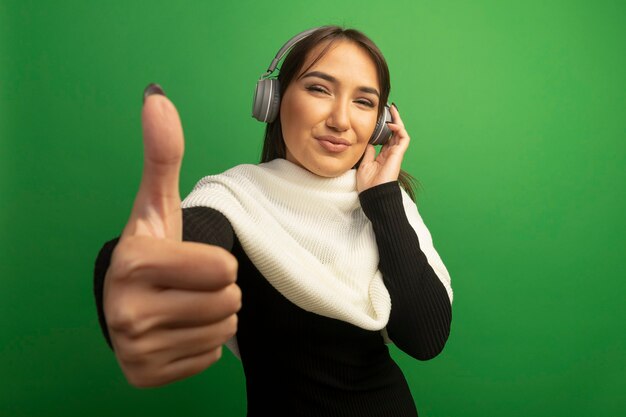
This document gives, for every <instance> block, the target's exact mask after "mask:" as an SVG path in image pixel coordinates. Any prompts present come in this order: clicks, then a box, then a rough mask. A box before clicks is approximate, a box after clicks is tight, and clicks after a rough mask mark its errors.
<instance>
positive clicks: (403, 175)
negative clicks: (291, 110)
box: [261, 26, 419, 200]
mask: <svg viewBox="0 0 626 417" xmlns="http://www.w3.org/2000/svg"><path fill="white" fill-rule="evenodd" d="M338 40H349V41H351V42H354V43H355V44H357V45H359V46H360V47H362V48H363V49H364V50H365V51H366V52H367V53H369V55H370V57H371V58H372V60H373V61H374V63H375V64H376V71H377V73H378V80H379V83H380V89H381V91H380V99H379V101H378V114H379V115H380V114H381V113H382V112H383V111H384V107H385V104H386V103H387V100H388V98H389V92H390V90H391V82H390V78H389V68H388V66H387V61H385V57H383V54H382V53H381V52H380V49H378V47H377V46H376V45H375V44H374V42H372V40H371V39H370V38H368V37H367V36H365V34H363V33H362V32H360V31H358V30H355V29H343V28H341V27H340V26H324V27H321V28H320V29H318V30H316V31H315V32H313V33H311V34H310V35H309V36H308V37H306V38H304V39H303V40H301V41H300V42H298V43H297V44H296V45H295V46H294V47H293V48H292V49H291V51H290V52H289V53H288V54H287V57H286V58H285V60H284V61H283V64H282V66H281V67H280V71H279V74H278V80H279V82H280V90H281V91H280V97H281V99H282V97H283V94H284V93H285V91H286V90H287V87H288V86H289V84H290V83H291V81H292V80H293V78H294V77H295V76H296V75H297V74H298V73H300V70H301V69H302V66H303V65H304V62H305V60H306V58H307V55H308V54H309V52H311V50H313V49H314V48H315V47H316V46H317V45H319V44H320V43H322V42H326V41H328V44H327V45H326V46H325V47H324V49H323V50H322V51H321V52H320V54H319V55H318V56H317V57H315V59H314V60H313V62H311V64H310V65H309V67H308V68H310V67H312V66H313V65H314V64H315V63H316V62H317V61H319V60H320V58H322V57H323V56H324V54H326V52H327V51H328V50H329V49H330V47H331V46H332V45H333V44H334V43H335V42H336V41H338ZM308 68H306V69H305V70H304V71H302V72H306V70H308ZM286 154H287V152H286V149H285V141H284V139H283V132H282V126H281V124H280V117H277V118H276V119H275V120H274V121H273V122H271V123H268V124H267V127H266V128H265V140H264V142H263V152H262V154H261V162H269V161H271V160H274V159H276V158H283V159H284V158H285V157H286ZM360 163H361V160H359V161H358V162H357V163H356V165H355V168H357V167H358V166H359V164H360ZM398 182H399V183H400V186H401V187H402V188H404V190H405V191H406V192H407V194H408V195H409V196H410V197H411V199H412V200H415V192H414V188H416V187H417V186H418V185H419V184H418V182H417V180H416V179H415V178H413V177H412V176H411V175H410V174H408V173H407V172H405V171H402V170H401V171H400V175H399V177H398Z"/></svg>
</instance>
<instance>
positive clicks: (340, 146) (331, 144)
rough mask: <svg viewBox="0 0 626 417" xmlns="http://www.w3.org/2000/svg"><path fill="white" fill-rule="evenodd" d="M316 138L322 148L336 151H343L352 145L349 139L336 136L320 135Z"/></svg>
mask: <svg viewBox="0 0 626 417" xmlns="http://www.w3.org/2000/svg"><path fill="white" fill-rule="evenodd" d="M315 139H317V141H318V142H319V144H320V145H321V146H322V148H324V149H326V150H327V151H329V152H334V153H337V152H343V151H345V150H346V149H348V148H349V147H350V145H351V144H350V142H349V141H347V140H345V139H343V138H337V137H335V136H319V137H316V138H315Z"/></svg>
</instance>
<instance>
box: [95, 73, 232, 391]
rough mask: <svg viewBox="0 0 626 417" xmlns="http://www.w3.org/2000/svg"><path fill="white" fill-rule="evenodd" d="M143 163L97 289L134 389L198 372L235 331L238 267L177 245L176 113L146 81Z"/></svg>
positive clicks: (215, 251)
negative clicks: (100, 290)
mask: <svg viewBox="0 0 626 417" xmlns="http://www.w3.org/2000/svg"><path fill="white" fill-rule="evenodd" d="M142 124H143V141H144V167H143V174H142V179H141V185H140V187H139V191H138V193H137V196H136V198H135V203H134V205H133V209H132V212H131V215H130V218H129V220H128V222H127V224H126V227H125V228H124V231H123V233H122V236H121V237H120V241H119V243H118V245H117V247H116V249H115V251H114V252H113V256H112V258H111V264H110V266H109V269H108V271H107V275H106V278H105V282H104V290H103V304H104V312H105V316H106V318H107V325H108V330H109V334H110V336H111V341H112V343H113V346H114V348H115V354H116V357H117V360H118V362H119V364H120V367H121V368H122V371H123V372H124V375H125V376H126V378H127V380H128V382H129V383H130V384H131V385H134V386H136V387H152V386H160V385H164V384H167V383H170V382H174V381H177V380H180V379H183V378H186V377H189V376H191V375H194V374H197V373H199V372H201V371H203V370H204V369H206V368H207V367H209V366H210V365H212V364H213V363H214V362H216V361H217V360H218V359H219V358H220V357H221V354H222V345H223V344H224V343H225V342H226V341H227V340H228V339H230V338H231V337H232V336H233V335H234V334H235V333H236V331H237V315H236V313H237V311H239V309H240V308H241V291H240V289H239V287H238V286H237V285H236V284H235V280H236V275H237V261H236V259H235V258H234V257H233V256H232V255H231V254H230V253H229V252H228V251H226V250H224V249H222V248H220V247H217V246H210V245H206V244H202V243H195V242H183V241H182V211H181V208H180V204H181V200H180V193H179V189H178V181H179V174H180V167H181V163H182V158H183V153H184V139H183V130H182V126H181V123H180V118H179V116H178V112H177V111H176V108H175V107H174V105H173V104H172V102H171V101H169V100H168V99H167V98H166V97H165V94H164V93H163V90H162V89H161V88H160V87H159V86H158V85H156V84H150V85H149V86H148V87H147V88H146V90H145V92H144V105H143V112H142Z"/></svg>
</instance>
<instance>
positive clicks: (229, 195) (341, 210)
mask: <svg viewBox="0 0 626 417" xmlns="http://www.w3.org/2000/svg"><path fill="white" fill-rule="evenodd" d="M403 194H405V193H403ZM404 199H405V200H407V199H408V201H409V202H410V204H413V202H412V201H411V200H410V199H409V198H408V196H406V197H405V198H404ZM406 204H407V202H406V201H405V209H406ZM196 206H204V207H211V208H214V209H216V210H218V211H220V212H221V213H222V214H224V216H226V218H227V219H228V220H229V221H230V223H231V225H232V227H233V229H234V231H235V233H236V235H237V238H238V239H239V241H240V243H241V246H242V248H243V249H244V251H245V252H246V255H248V257H249V258H250V260H251V261H252V263H253V264H254V265H255V266H256V268H257V269H258V270H259V272H261V274H263V276H264V277H265V278H266V279H267V280H268V282H269V283H270V284H271V285H272V286H274V288H276V290H277V291H279V292H280V293H281V294H282V295H284V296H285V297H286V298H287V299H288V300H290V301H291V302H292V303H294V304H295V305H297V306H299V307H300V308H302V309H304V310H306V311H310V312H313V313H317V314H320V315H322V316H326V317H331V318H335V319H339V320H343V321H345V322H348V323H351V324H354V325H355V326H358V327H360V328H363V329H366V330H381V329H383V328H384V327H385V326H386V324H387V321H388V320H389V314H390V310H391V301H390V297H389V292H388V291H387V289H386V287H385V285H384V283H383V280H382V274H381V272H380V271H379V270H378V260H379V258H378V249H377V246H376V239H375V236H374V232H373V229H372V225H371V223H370V221H369V219H368V218H367V217H366V216H365V213H364V212H363V210H362V209H361V205H360V202H359V196H358V193H357V191H356V170H354V169H352V170H349V171H348V172H346V173H344V174H342V175H340V176H338V177H334V178H325V177H320V176H318V175H315V174H313V173H311V172H309V171H308V170H306V169H304V168H301V167H299V166H297V165H295V164H293V163H291V162H289V161H287V160H285V159H274V160H273V161H270V162H267V163H262V164H259V165H239V166H236V167H234V168H232V169H230V170H228V171H225V172H224V173H222V174H220V175H212V176H208V177H204V178H203V179H201V180H200V181H199V182H198V183H197V184H196V186H195V187H194V189H193V190H192V191H191V193H190V194H189V195H188V196H187V198H185V200H184V201H183V202H182V207H183V208H188V207H196ZM413 207H415V205H414V204H413ZM405 211H406V210H405ZM411 211H414V214H412V217H413V221H411V217H409V216H408V214H409V211H407V216H408V217H409V222H410V223H411V225H412V226H413V227H414V228H416V226H418V227H420V224H421V227H423V228H424V229H426V228H425V226H424V225H423V222H421V218H419V214H417V210H416V209H415V208H414V209H413V210H411ZM415 215H417V217H418V218H419V221H418V222H417V223H416V221H415ZM422 234H423V231H422ZM426 234H427V237H428V239H429V240H430V234H428V230H426ZM418 237H421V236H420V234H418ZM420 242H421V240H420ZM433 252H434V249H433ZM426 255H427V258H428V259H429V262H430V263H431V265H433V268H435V271H437V268H436V266H438V265H440V267H439V271H441V268H443V271H445V267H444V266H443V263H441V260H440V259H439V256H438V255H437V254H436V252H434V257H433V255H432V254H430V256H429V254H428V253H426ZM433 261H434V264H433ZM435 264H436V265H435ZM439 273H440V272H438V274H439ZM439 276H440V277H441V276H442V275H439ZM445 277H447V279H448V282H447V285H446V287H447V288H449V277H448V275H447V271H445ZM442 281H443V280H442ZM444 284H446V282H444ZM449 294H450V298H452V294H451V290H449ZM227 346H228V347H229V348H230V349H231V350H232V351H233V353H235V355H237V356H239V354H238V349H237V346H236V340H231V341H229V343H227Z"/></svg>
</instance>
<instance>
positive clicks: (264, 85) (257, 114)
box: [252, 26, 393, 145]
mask: <svg viewBox="0 0 626 417" xmlns="http://www.w3.org/2000/svg"><path fill="white" fill-rule="evenodd" d="M323 27H326V26H321V27H316V28H312V29H309V30H305V31H304V32H301V33H298V34H297V35H296V36H294V37H293V38H291V39H289V40H288V41H287V43H286V44H284V45H283V47H282V48H280V50H279V51H278V53H277V54H276V57H274V59H273V60H272V62H271V64H270V66H269V68H268V69H267V72H265V73H264V74H262V75H261V78H259V81H257V83H256V90H255V92H254V100H253V102H252V117H254V118H255V119H257V120H258V121H260V122H264V123H271V122H273V121H274V120H275V119H276V116H278V110H279V109H280V83H279V81H278V78H276V76H274V77H272V76H271V75H272V73H273V72H274V70H275V69H276V66H277V65H278V62H279V61H280V60H281V59H282V57H283V56H284V55H285V54H286V53H287V52H288V51H289V50H290V49H291V48H292V47H293V46H294V45H295V44H297V43H298V42H300V41H301V40H302V39H304V38H306V37H308V36H309V35H310V34H311V33H313V32H315V31H316V30H318V29H321V28H323ZM388 121H393V119H392V117H391V111H390V110H389V104H385V108H384V111H383V112H382V114H381V115H380V116H379V117H378V120H377V121H376V127H375V128H374V133H372V137H371V138H370V140H369V143H370V144H372V145H384V144H385V143H387V141H388V140H389V138H391V135H392V134H393V132H392V131H391V129H389V128H388V127H387V123H386V122H388Z"/></svg>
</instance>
